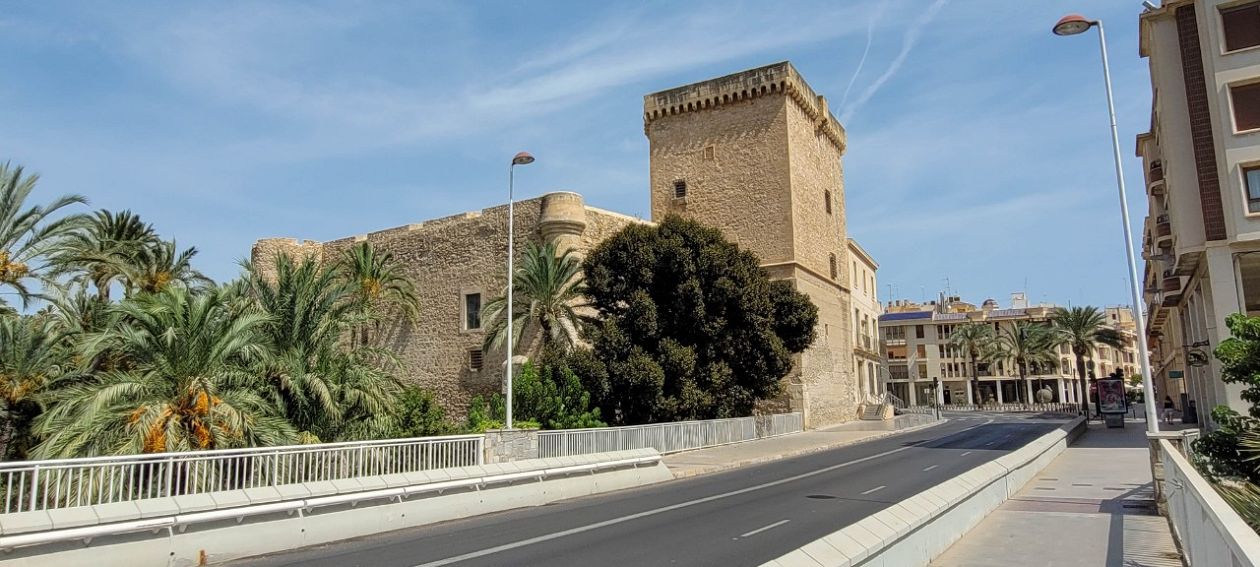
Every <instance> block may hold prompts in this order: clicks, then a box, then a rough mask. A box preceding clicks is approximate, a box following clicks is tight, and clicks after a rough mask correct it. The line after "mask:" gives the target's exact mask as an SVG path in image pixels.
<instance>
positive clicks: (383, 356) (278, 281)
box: [246, 256, 398, 441]
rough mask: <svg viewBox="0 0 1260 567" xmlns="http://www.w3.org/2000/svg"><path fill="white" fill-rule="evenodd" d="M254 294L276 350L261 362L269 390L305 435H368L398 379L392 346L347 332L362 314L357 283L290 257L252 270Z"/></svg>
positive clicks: (387, 409) (389, 403)
mask: <svg viewBox="0 0 1260 567" xmlns="http://www.w3.org/2000/svg"><path fill="white" fill-rule="evenodd" d="M246 293H248V294H249V296H250V297H251V298H252V299H253V301H254V302H255V304H256V305H257V308H258V309H259V310H261V311H262V312H263V313H265V314H266V315H267V316H268V319H267V321H266V323H265V324H264V325H263V326H262V331H263V335H264V337H265V339H266V341H265V342H266V343H267V344H268V345H269V347H270V348H271V350H272V352H273V353H274V355H275V356H273V357H272V358H270V359H268V360H265V361H263V362H262V363H261V364H260V365H259V367H258V368H259V373H260V374H261V375H262V376H263V377H264V378H265V380H266V390H265V392H266V394H265V395H266V396H267V397H268V399H269V400H271V402H272V403H273V404H274V405H275V406H276V407H278V408H280V411H281V412H282V413H283V414H284V415H285V417H286V418H287V419H288V420H289V422H290V423H292V424H293V425H294V427H295V428H297V429H298V431H299V432H300V435H301V438H302V439H303V440H305V441H315V440H325V441H331V440H345V439H346V438H347V437H351V438H364V437H366V436H368V435H370V434H371V432H372V431H376V430H379V429H382V428H383V425H382V427H379V428H378V427H375V425H377V424H383V423H384V422H383V421H381V420H386V421H387V420H388V419H389V418H390V417H391V416H392V414H393V411H392V410H393V408H394V403H395V401H396V397H395V394H396V393H397V390H398V384H397V381H396V380H395V379H394V378H393V376H391V375H390V374H389V373H388V372H386V371H385V370H384V369H385V368H387V367H390V366H393V365H395V362H396V361H395V360H394V359H393V357H392V356H390V355H389V353H387V352H385V351H383V350H379V349H372V348H367V347H363V346H359V347H358V348H353V349H346V348H344V347H343V345H342V342H341V341H342V339H343V337H344V336H345V333H346V332H347V331H350V330H352V329H353V327H354V325H355V324H356V323H357V322H358V321H359V319H358V305H357V304H356V302H355V301H354V300H352V299H351V296H352V294H353V293H354V288H352V287H351V285H350V284H349V282H347V281H345V280H344V279H343V278H342V277H341V275H339V274H338V273H337V271H336V270H333V269H328V268H324V267H321V266H320V265H319V263H318V262H315V261H313V260H304V261H303V262H302V263H300V264H295V263H294V262H293V261H292V260H291V259H289V258H288V257H287V256H278V257H277V258H276V260H275V276H274V277H272V278H268V277H263V276H262V275H261V274H260V273H258V272H251V273H250V274H249V280H248V290H247V292H246Z"/></svg>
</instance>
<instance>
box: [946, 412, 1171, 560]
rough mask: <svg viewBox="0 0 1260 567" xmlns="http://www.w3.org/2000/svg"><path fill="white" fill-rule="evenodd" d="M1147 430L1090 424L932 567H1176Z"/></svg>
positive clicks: (1139, 423) (1132, 423) (1135, 424)
mask: <svg viewBox="0 0 1260 567" xmlns="http://www.w3.org/2000/svg"><path fill="white" fill-rule="evenodd" d="M1145 428H1146V424H1145V422H1144V421H1143V420H1141V419H1136V420H1134V419H1130V420H1127V421H1126V424H1125V427H1124V428H1123V429H1107V428H1106V427H1105V426H1103V425H1102V424H1101V423H1097V422H1091V423H1090V424H1089V429H1088V431H1087V432H1086V433H1085V434H1084V435H1082V436H1081V437H1080V438H1079V439H1077V441H1076V443H1074V444H1073V445H1072V446H1071V447H1068V449H1067V450H1065V451H1064V452H1063V453H1062V454H1060V455H1059V456H1058V457H1057V458H1055V460H1054V461H1052V462H1051V463H1050V465H1049V466H1047V467H1046V468H1045V470H1043V471H1042V472H1041V474H1039V475H1037V476H1036V477H1035V478H1034V479H1033V480H1032V481H1030V482H1029V483H1028V485H1027V486H1025V487H1024V488H1023V490H1021V491H1020V492H1019V493H1018V494H1017V495H1015V496H1013V497H1011V499H1010V500H1007V501H1006V502H1005V503H1003V504H1002V505H1001V506H999V507H998V509H997V510H994V511H993V513H991V514H989V515H988V517H986V518H985V519H984V520H982V521H981V522H980V524H979V525H977V526H976V527H975V528H972V530H971V531H969V532H967V534H966V535H964V536H963V538H962V539H961V540H959V541H958V542H956V543H955V544H954V545H953V547H951V548H949V549H948V550H947V551H946V552H945V553H944V554H942V555H941V556H940V557H938V558H937V559H936V560H935V561H933V562H932V566H933V567H963V566H966V567H998V566H1001V567H1008V566H1010V565H1020V566H1021V567H1050V566H1053V567H1060V566H1068V565H1073V566H1075V565H1080V566H1089V567H1098V566H1101V565H1106V566H1112V565H1115V566H1125V567H1139V566H1141V567H1181V565H1182V562H1181V559H1180V556H1179V554H1178V553H1177V548H1176V545H1175V544H1174V543H1173V539H1172V533H1171V532H1170V531H1169V528H1168V522H1167V520H1166V519H1165V518H1164V517H1162V516H1159V515H1158V514H1157V513H1156V511H1155V502H1154V501H1153V498H1154V493H1153V487H1152V482H1151V468H1150V461H1149V458H1150V457H1149V453H1148V449H1147V442H1146V429H1145Z"/></svg>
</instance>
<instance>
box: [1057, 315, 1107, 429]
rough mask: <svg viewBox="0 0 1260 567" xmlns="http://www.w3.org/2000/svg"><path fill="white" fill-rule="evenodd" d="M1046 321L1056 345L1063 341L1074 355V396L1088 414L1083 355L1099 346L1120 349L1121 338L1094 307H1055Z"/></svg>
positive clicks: (1087, 354) (1088, 354)
mask: <svg viewBox="0 0 1260 567" xmlns="http://www.w3.org/2000/svg"><path fill="white" fill-rule="evenodd" d="M1050 323H1051V324H1052V325H1053V326H1054V333H1055V335H1056V336H1055V338H1054V342H1055V343H1056V344H1066V345H1068V346H1069V347H1070V348H1071V349H1072V355H1073V356H1074V357H1075V358H1076V375H1077V376H1078V377H1079V379H1078V380H1077V381H1076V385H1077V388H1078V391H1077V394H1078V399H1080V400H1081V409H1082V410H1083V413H1084V415H1089V390H1088V386H1087V385H1086V382H1087V380H1086V377H1087V376H1088V374H1087V373H1086V370H1085V357H1087V356H1092V355H1093V354H1094V351H1095V350H1096V349H1097V347H1098V346H1099V345H1106V346H1110V347H1112V348H1123V347H1124V337H1123V336H1121V335H1120V332H1119V331H1117V330H1115V329H1113V328H1111V327H1109V326H1107V318H1106V317H1105V316H1104V315H1103V313H1102V311H1099V310H1098V308H1097V307H1093V306H1085V307H1072V308H1070V309H1069V308H1064V307H1057V308H1055V310H1054V311H1053V312H1052V313H1051V314H1050Z"/></svg>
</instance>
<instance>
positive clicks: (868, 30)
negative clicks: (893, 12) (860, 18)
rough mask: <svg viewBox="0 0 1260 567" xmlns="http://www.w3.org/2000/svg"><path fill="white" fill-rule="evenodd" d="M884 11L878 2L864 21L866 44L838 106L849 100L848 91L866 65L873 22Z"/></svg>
mask: <svg viewBox="0 0 1260 567" xmlns="http://www.w3.org/2000/svg"><path fill="white" fill-rule="evenodd" d="M883 12H884V3H883V2H880V3H879V4H878V5H877V7H876V8H875V11H874V12H871V19H870V21H868V22H867V23H866V46H865V47H863V48H862V56H861V57H860V58H858V64H857V68H856V69H854V70H853V75H852V76H851V77H849V84H848V85H846V86H845V87H844V96H842V97H840V104H839V106H840V108H844V105H845V103H846V102H848V101H849V91H851V90H853V83H856V82H857V78H858V75H861V74H862V67H863V66H864V65H866V56H867V55H870V53H871V42H872V40H874V39H875V23H876V22H878V21H879V16H880V15H881V14H883Z"/></svg>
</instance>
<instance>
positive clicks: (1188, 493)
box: [1159, 440, 1260, 565]
mask: <svg viewBox="0 0 1260 567" xmlns="http://www.w3.org/2000/svg"><path fill="white" fill-rule="evenodd" d="M1159 452H1160V458H1161V460H1162V462H1163V467H1164V495H1165V497H1166V498H1167V499H1168V523H1169V524H1170V525H1171V526H1172V531H1173V536H1174V537H1176V538H1177V542H1178V543H1180V544H1181V545H1180V547H1181V551H1182V553H1183V554H1184V555H1185V558H1186V560H1187V561H1186V564H1187V565H1260V536H1257V535H1256V532H1255V531H1254V530H1252V529H1251V527H1250V526H1248V525H1247V522H1246V521H1244V520H1243V519H1242V518H1241V517H1240V516H1239V515H1238V513H1237V512H1235V511H1234V509H1233V508H1232V507H1231V506H1230V505H1229V504H1228V503H1226V502H1225V499H1224V498H1221V495H1220V494H1218V493H1217V492H1216V489H1214V488H1212V485H1211V484H1210V483H1209V482H1208V481H1207V479H1205V478H1203V476H1202V475H1200V474H1199V472H1198V471H1196V470H1195V469H1194V466H1193V465H1191V464H1190V462H1189V461H1187V460H1186V458H1185V457H1184V456H1183V455H1182V454H1181V452H1179V451H1178V450H1177V449H1176V447H1174V446H1173V444H1172V443H1169V442H1168V441H1166V440H1160V441H1159Z"/></svg>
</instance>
